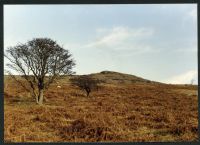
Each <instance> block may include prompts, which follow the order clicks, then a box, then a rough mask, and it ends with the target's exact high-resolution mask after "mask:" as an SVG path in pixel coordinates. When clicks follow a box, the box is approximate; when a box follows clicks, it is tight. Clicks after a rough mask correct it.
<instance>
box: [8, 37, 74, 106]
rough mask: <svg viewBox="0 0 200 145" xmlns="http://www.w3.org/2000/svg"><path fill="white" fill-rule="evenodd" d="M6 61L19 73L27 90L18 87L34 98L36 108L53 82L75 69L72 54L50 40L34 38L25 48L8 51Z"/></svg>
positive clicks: (22, 45)
mask: <svg viewBox="0 0 200 145" xmlns="http://www.w3.org/2000/svg"><path fill="white" fill-rule="evenodd" d="M5 57H6V58H7V59H8V60H9V61H10V63H8V64H7V66H8V67H9V68H11V69H12V70H14V71H16V72H18V73H19V74H20V75H21V77H22V78H23V79H25V80H26V81H27V83H28V86H27V85H25V84H23V83H22V82H20V81H19V80H18V79H17V78H16V77H15V75H13V74H12V73H11V71H9V74H10V75H12V77H13V78H15V80H16V81H18V83H19V84H20V85H21V86H22V87H24V88H25V89H26V90H28V91H30V92H31V93H32V95H33V97H35V100H36V103H37V104H42V103H43V99H44V96H43V92H44V90H45V89H47V88H48V87H49V85H50V84H51V83H53V82H54V80H55V79H58V78H59V77H60V76H63V75H66V74H68V75H69V74H73V73H74V72H73V71H72V68H73V67H74V66H75V63H74V60H73V59H71V54H69V51H68V50H65V49H64V48H62V47H61V46H59V45H58V44H57V43H56V42H55V41H53V40H51V39H49V38H36V39H33V40H31V41H28V42H27V43H25V44H19V45H17V46H14V47H9V48H8V49H7V50H6V54H5Z"/></svg>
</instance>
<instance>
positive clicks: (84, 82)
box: [70, 75, 100, 97]
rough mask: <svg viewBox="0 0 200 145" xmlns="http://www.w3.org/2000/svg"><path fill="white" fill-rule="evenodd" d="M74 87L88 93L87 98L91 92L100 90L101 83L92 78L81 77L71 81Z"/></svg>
mask: <svg viewBox="0 0 200 145" xmlns="http://www.w3.org/2000/svg"><path fill="white" fill-rule="evenodd" d="M70 81H71V83H72V85H74V86H77V87H79V88H80V89H81V90H83V91H85V92H86V95H87V97H88V96H89V94H90V92H91V91H94V90H98V88H99V83H100V81H99V80H97V79H94V78H92V77H91V76H86V75H83V76H79V77H74V78H71V79H70Z"/></svg>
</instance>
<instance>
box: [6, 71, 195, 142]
mask: <svg viewBox="0 0 200 145" xmlns="http://www.w3.org/2000/svg"><path fill="white" fill-rule="evenodd" d="M92 76H93V77H95V78H99V79H103V80H104V81H105V83H104V84H102V88H101V90H100V91H98V92H93V93H92V94H91V97H89V98H87V97H85V94H84V93H83V92H81V91H79V90H77V88H74V87H72V86H71V85H70V84H69V82H68V81H67V80H68V78H64V79H62V80H60V81H59V84H60V85H61V86H62V88H61V89H58V88H56V84H53V85H52V86H51V88H50V89H49V90H48V91H47V92H45V96H46V98H47V99H46V102H45V104H44V105H43V106H38V105H35V102H34V101H33V99H32V98H31V97H30V95H29V94H28V93H26V92H24V90H23V89H22V88H20V87H19V85H17V84H15V83H14V82H13V81H12V79H9V78H8V77H5V82H4V83H5V88H4V92H5V95H4V97H5V101H4V104H5V105H4V109H5V110H4V111H5V113H4V114H5V119H4V129H5V130H4V139H5V141H7V142H9V141H12V142H21V141H22V142H24V141H25V142H32V141H36V142H41V141H45V142H53V141H54V142H63V141H65V142H68V141H73V142H74V141H76V142H81V141H89V142H93V141H194V140H197V138H198V101H197V99H198V97H197V86H191V85H187V86H186V85H166V84H161V83H156V82H151V81H148V80H145V79H142V78H138V77H136V76H131V75H125V74H120V73H116V72H102V73H99V74H92Z"/></svg>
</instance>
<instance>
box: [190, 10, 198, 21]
mask: <svg viewBox="0 0 200 145" xmlns="http://www.w3.org/2000/svg"><path fill="white" fill-rule="evenodd" d="M188 14H189V16H191V17H192V19H193V20H197V8H194V9H192V10H191V11H189V13H188Z"/></svg>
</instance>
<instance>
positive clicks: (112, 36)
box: [86, 26, 154, 51]
mask: <svg viewBox="0 0 200 145" xmlns="http://www.w3.org/2000/svg"><path fill="white" fill-rule="evenodd" d="M97 33H100V34H101V33H103V35H102V36H100V37H99V38H98V39H96V40H95V41H94V42H91V43H89V44H87V45H86V47H94V48H106V49H112V50H130V49H131V50H136V51H140V50H142V51H143V50H144V49H145V50H150V46H148V45H147V44H145V43H141V42H142V40H143V39H144V38H146V37H150V36H152V35H153V33H154V31H153V29H150V28H138V29H133V28H129V27H122V26H119V27H113V28H112V29H104V28H99V29H97Z"/></svg>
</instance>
